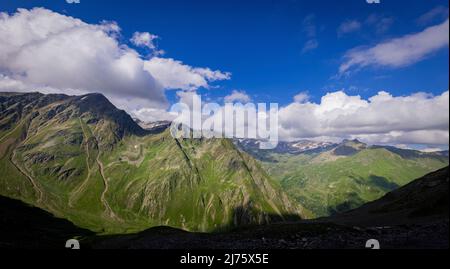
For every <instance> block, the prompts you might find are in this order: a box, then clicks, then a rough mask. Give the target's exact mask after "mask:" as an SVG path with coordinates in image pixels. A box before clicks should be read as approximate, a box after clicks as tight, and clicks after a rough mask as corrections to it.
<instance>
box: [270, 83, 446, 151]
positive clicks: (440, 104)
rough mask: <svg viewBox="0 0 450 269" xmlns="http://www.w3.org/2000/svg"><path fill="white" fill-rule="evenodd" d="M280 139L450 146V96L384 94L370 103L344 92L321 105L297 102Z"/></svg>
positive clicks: (286, 113) (285, 111) (284, 111)
mask: <svg viewBox="0 0 450 269" xmlns="http://www.w3.org/2000/svg"><path fill="white" fill-rule="evenodd" d="M279 116H280V136H281V137H282V138H284V139H287V140H291V139H300V138H317V137H327V139H330V138H331V139H332V138H338V139H341V138H359V139H362V140H364V141H366V142H369V143H396V144H448V139H449V92H448V91H446V92H444V93H443V94H441V95H439V96H430V95H427V94H424V93H416V94H412V95H409V96H401V97H394V96H392V95H391V94H389V93H387V92H384V91H382V92H379V93H378V94H377V95H375V96H372V97H371V98H369V99H368V100H365V99H362V98H361V97H360V96H349V95H347V94H345V93H344V92H343V91H338V92H333V93H328V94H326V95H325V96H323V97H322V99H321V102H320V104H316V103H310V102H308V103H298V102H295V103H292V104H290V105H288V106H286V107H283V108H281V109H280V114H279Z"/></svg>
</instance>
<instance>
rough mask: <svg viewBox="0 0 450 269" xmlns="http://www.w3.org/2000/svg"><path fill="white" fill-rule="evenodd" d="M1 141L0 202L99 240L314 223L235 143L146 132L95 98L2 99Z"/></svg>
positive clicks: (102, 99) (4, 95)
mask: <svg viewBox="0 0 450 269" xmlns="http://www.w3.org/2000/svg"><path fill="white" fill-rule="evenodd" d="M0 142H1V144H0V174H1V177H0V195H3V196H8V197H12V198H16V199H20V200H23V201H25V202H27V203H29V204H33V205H35V206H38V207H40V208H43V209H45V210H47V211H50V212H51V213H53V214H55V215H56V216H58V217H63V218H67V219H69V220H70V221H72V222H73V223H75V224H76V225H78V226H80V227H83V228H89V229H91V230H94V231H98V232H104V233H124V232H134V231H139V230H143V229H145V228H149V227H152V226H157V225H169V226H173V227H178V228H183V229H187V230H193V231H213V230H221V229H226V228H229V227H233V226H240V225H246V224H255V223H266V222H270V221H274V220H283V219H286V218H288V217H296V218H298V217H299V216H302V217H308V216H310V213H308V211H307V210H305V209H303V208H301V207H300V206H298V205H296V203H292V202H291V200H290V199H289V198H288V196H287V195H286V194H284V192H283V191H282V190H281V187H280V186H279V183H277V182H274V181H272V180H271V179H270V178H269V176H268V175H267V174H266V173H265V172H263V170H262V169H261V168H260V166H259V164H258V163H257V162H256V161H255V160H254V159H253V158H252V157H250V156H249V155H247V154H245V153H242V152H240V151H239V150H237V149H236V148H235V146H234V145H233V143H232V142H231V141H229V140H226V139H210V140H194V139H184V140H183V139H181V140H180V139H174V138H172V137H171V136H170V134H169V132H168V130H165V131H162V132H159V133H152V132H149V131H145V130H143V129H142V128H140V127H139V126H138V125H137V124H136V123H135V122H134V121H133V120H132V119H131V118H130V117H129V115H128V114H126V113H125V112H124V111H121V110H118V109H117V108H115V107H114V106H113V105H112V104H111V103H110V102H109V101H108V100H107V99H106V98H105V97H103V96H102V95H98V94H90V95H85V96H66V95H42V94H39V93H29V94H15V93H2V94H0Z"/></svg>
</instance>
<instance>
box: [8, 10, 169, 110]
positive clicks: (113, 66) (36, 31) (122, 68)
mask: <svg viewBox="0 0 450 269" xmlns="http://www.w3.org/2000/svg"><path fill="white" fill-rule="evenodd" d="M118 31H119V28H118V26H117V25H116V24H114V23H107V22H105V23H102V24H98V25H93V24H86V23H84V22H82V21H81V20H78V19H75V18H72V17H68V16H64V15H61V14H58V13H55V12H52V11H50V10H47V9H43V8H35V9H32V10H26V9H19V10H18V11H17V12H16V13H15V14H13V15H11V16H10V15H8V14H6V13H2V15H1V16H0V38H1V40H2V42H0V70H1V72H2V73H4V76H3V79H2V80H3V83H5V78H6V76H7V79H8V80H9V81H11V80H14V81H16V84H20V86H21V87H19V88H14V87H13V86H14V85H11V88H10V90H22V91H33V90H41V88H43V89H44V91H46V90H47V91H52V90H55V91H58V92H64V93H69V94H72V93H74V92H77V93H83V92H84V93H86V92H101V93H103V94H105V95H106V96H108V97H109V98H111V99H121V98H128V99H130V100H134V101H136V100H138V102H140V103H142V104H143V105H147V106H164V105H165V104H166V98H165V96H164V90H163V87H162V86H160V84H159V83H158V82H157V80H156V79H155V78H154V77H153V76H152V75H150V74H149V73H148V72H146V71H145V70H144V61H143V60H142V59H141V58H140V57H139V55H138V54H137V53H136V52H135V51H134V50H131V49H129V48H127V47H125V46H122V45H121V44H119V43H118V41H117V40H116V39H115V37H114V34H117V33H118ZM25 86H29V87H33V88H24V87H25ZM56 89H57V90H56Z"/></svg>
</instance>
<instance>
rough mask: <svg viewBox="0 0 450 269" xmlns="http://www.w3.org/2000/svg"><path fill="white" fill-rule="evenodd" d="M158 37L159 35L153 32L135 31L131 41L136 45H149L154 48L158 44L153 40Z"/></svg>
mask: <svg viewBox="0 0 450 269" xmlns="http://www.w3.org/2000/svg"><path fill="white" fill-rule="evenodd" d="M158 38H159V36H157V35H154V34H151V33H149V32H143V33H141V32H135V33H134V34H133V37H132V38H131V39H130V41H131V42H132V43H133V44H134V45H136V46H139V47H147V48H149V49H152V50H153V49H155V48H156V45H155V43H154V42H153V41H154V40H156V39H158Z"/></svg>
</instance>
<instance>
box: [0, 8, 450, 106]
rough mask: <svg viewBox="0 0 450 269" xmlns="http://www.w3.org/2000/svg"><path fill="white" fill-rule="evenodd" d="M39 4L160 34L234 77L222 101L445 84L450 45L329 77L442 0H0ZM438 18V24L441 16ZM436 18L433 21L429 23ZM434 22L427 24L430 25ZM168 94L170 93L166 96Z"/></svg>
mask: <svg viewBox="0 0 450 269" xmlns="http://www.w3.org/2000/svg"><path fill="white" fill-rule="evenodd" d="M35 6H42V7H46V8H49V9H51V10H53V11H57V12H60V13H65V14H67V15H70V16H73V17H77V18H80V19H82V20H83V21H86V22H89V23H98V22H100V21H102V20H112V21H116V22H117V23H118V24H119V25H120V27H121V28H122V35H123V37H124V38H125V37H130V36H131V35H132V34H133V32H135V31H142V32H144V31H148V32H150V33H153V34H156V35H158V36H160V37H161V39H160V40H158V46H159V47H161V48H162V49H164V51H166V54H165V56H168V57H171V58H175V59H178V60H181V61H183V62H186V63H189V64H190V65H193V66H208V67H210V68H212V69H220V70H223V71H228V72H231V73H232V79H231V80H229V81H226V82H221V83H218V84H217V85H219V86H220V88H219V89H214V90H209V91H208V94H209V95H210V96H211V97H220V96H223V95H224V92H230V91H231V90H232V89H239V90H244V91H246V92H247V93H248V94H249V95H251V96H255V97H254V98H255V99H257V100H258V101H272V102H274V101H277V102H279V103H281V104H286V103H288V102H291V100H292V97H293V96H294V95H295V94H297V93H298V92H300V91H308V92H309V94H310V95H311V98H312V100H316V101H318V99H320V97H321V96H322V95H324V94H325V93H326V92H329V91H333V90H339V89H345V91H346V92H348V93H349V94H359V95H361V96H363V97H369V96H372V95H373V94H375V93H376V92H378V91H379V90H388V91H389V92H391V93H393V94H394V95H404V94H409V93H411V92H417V91H426V92H430V93H434V94H440V93H442V92H443V91H444V90H447V89H448V72H449V70H448V66H449V65H448V50H447V49H443V50H440V51H438V52H436V53H434V54H433V55H432V56H431V57H427V59H424V60H422V61H420V62H418V63H416V64H413V65H410V66H407V67H402V68H367V69H364V70H362V71H361V72H358V73H356V74H354V75H352V76H351V77H349V78H342V79H331V78H332V76H333V75H335V74H336V73H337V71H338V67H339V64H340V62H341V58H342V56H343V55H344V53H345V52H346V51H347V50H348V49H351V48H353V47H356V46H361V45H371V44H376V43H378V42H381V41H383V40H386V39H388V38H392V37H398V36H402V35H405V34H410V33H415V32H419V31H421V30H423V29H424V28H425V27H426V26H423V25H419V24H418V23H417V22H416V21H417V19H418V18H419V17H420V16H421V15H423V14H424V13H426V12H428V11H430V10H431V9H433V8H435V7H437V6H446V7H447V8H448V1H442V0H426V1H424V0H412V1H407V3H405V1H401V0H384V1H382V2H381V4H371V5H369V4H367V3H366V2H365V1H364V0H346V1H329V0H322V1H320V0H319V1H267V0H262V1H235V0H230V1H228V0H227V1H196V0H194V1H182V0H180V1H175V0H168V1H167V0H165V1H133V0H128V1H126V4H125V3H124V2H123V1H114V0H107V1H106V0H104V1H102V0H100V1H86V0H84V1H83V0H81V3H80V4H67V3H66V2H65V1H64V0H51V1H42V0H41V1H39V0H26V1H24V0H14V1H8V0H6V1H2V3H1V4H0V8H1V10H3V11H8V12H13V11H14V10H15V9H16V8H18V7H25V8H31V7H35ZM373 14H375V15H377V16H380V17H387V18H392V20H393V22H392V24H391V26H390V27H389V28H388V29H387V30H386V31H385V32H384V33H376V32H375V29H374V27H373V26H369V25H363V26H362V27H361V29H360V30H359V31H356V32H352V33H348V34H346V35H344V36H341V37H339V36H338V34H337V29H338V27H339V25H340V24H341V23H343V22H344V21H346V20H358V21H360V22H361V23H363V24H364V21H365V20H367V18H368V17H369V16H370V15H373ZM311 15H313V16H314V20H313V22H312V23H313V24H314V26H315V27H316V37H315V38H316V39H317V42H318V47H317V48H316V49H314V50H311V51H308V52H306V53H302V49H303V46H304V44H305V42H307V41H308V37H307V34H306V33H305V31H304V29H303V27H304V26H303V25H302V24H303V21H304V19H305V18H306V17H307V16H311ZM439 20H440V21H439ZM442 21H443V20H442V19H440V18H436V19H435V20H434V21H433V22H435V23H438V22H442ZM431 24H432V22H431ZM173 94H174V93H173V92H172V93H170V92H169V93H168V95H169V96H170V95H173Z"/></svg>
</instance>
